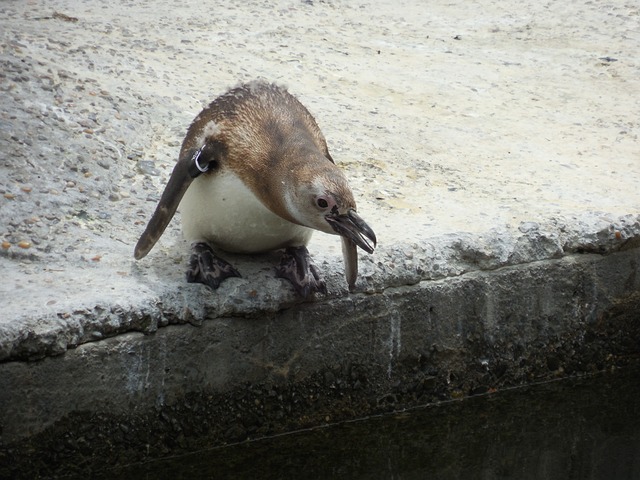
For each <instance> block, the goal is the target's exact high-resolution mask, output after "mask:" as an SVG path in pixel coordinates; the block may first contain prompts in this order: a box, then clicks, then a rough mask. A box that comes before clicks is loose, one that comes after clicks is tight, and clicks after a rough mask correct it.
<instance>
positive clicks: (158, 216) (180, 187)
mask: <svg viewBox="0 0 640 480" xmlns="http://www.w3.org/2000/svg"><path fill="white" fill-rule="evenodd" d="M211 147H213V148H211ZM217 153H218V152H217V149H216V148H215V145H212V144H210V143H205V144H204V145H203V146H202V147H201V148H199V149H197V150H191V151H189V152H187V155H184V156H182V157H181V158H180V160H178V162H177V163H176V166H175V167H174V168H173V172H171V177H169V181H168V182H167V186H166V187H165V189H164V192H162V196H161V197H160V201H159V202H158V206H157V207H156V210H155V212H153V216H152V217H151V220H149V223H148V224H147V228H145V230H144V232H143V233H142V235H141V236H140V239H139V240H138V243H137V244H136V248H135V250H134V257H135V259H136V260H140V259H141V258H144V257H145V256H146V255H147V253H149V252H150V251H151V249H152V248H153V246H154V245H155V244H156V242H157V241H158V240H159V239H160V237H161V236H162V234H163V233H164V231H165V229H166V228H167V225H169V222H170V221H171V219H172V218H173V216H174V215H175V213H176V210H177V209H178V205H180V201H181V200H182V197H184V194H185V192H186V191H187V189H188V188H189V185H191V182H193V180H194V179H195V178H196V177H198V176H199V175H201V174H202V173H205V172H207V171H209V170H212V169H213V168H212V167H216V166H217V163H218V159H217Z"/></svg>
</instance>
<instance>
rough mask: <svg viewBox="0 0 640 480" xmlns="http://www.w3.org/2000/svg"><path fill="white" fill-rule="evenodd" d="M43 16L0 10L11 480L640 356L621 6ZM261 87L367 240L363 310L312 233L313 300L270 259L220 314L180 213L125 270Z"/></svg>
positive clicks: (5, 457)
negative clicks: (224, 125)
mask: <svg viewBox="0 0 640 480" xmlns="http://www.w3.org/2000/svg"><path fill="white" fill-rule="evenodd" d="M72 7H73V8H72ZM46 8H47V9H50V10H49V11H46V10H41V9H34V8H33V6H32V5H31V4H30V3H27V2H3V3H0V12H2V15H0V31H2V32H3V33H4V36H3V38H2V39H0V42H1V44H2V48H0V65H1V66H2V68H1V69H0V93H1V95H0V242H1V243H0V273H1V275H2V280H3V281H2V282H0V299H1V305H2V311H1V314H0V469H2V470H0V477H4V476H10V477H12V478H16V477H18V476H24V477H27V478H32V477H33V476H38V475H42V476H52V475H53V476H55V475H58V474H61V473H63V472H64V473H70V472H79V473H82V474H84V476H85V477H86V473H87V472H90V471H95V470H96V466H100V467H102V466H103V464H104V463H105V462H107V463H109V464H122V463H126V462H131V461H137V460H143V459H146V458H157V457H162V456H165V455H168V454H172V453H179V452H185V451H190V450H192V449H195V448H199V447H201V446H202V445H204V444H208V445H217V444H222V443H228V442H234V441H238V440H241V439H244V438H255V437H257V436H261V435H270V434H273V433H277V432H283V431H289V430H291V429H295V428H300V427H304V426H310V425H318V424H321V423H323V422H333V421H339V420H342V419H347V418H354V417H358V416H360V415H366V414H371V413H375V412H383V411H387V410H390V409H396V408H403V407H405V406H408V405H415V404H418V403H426V402H431V401H437V400H440V399H448V398H460V397H464V396H466V395H471V394H475V393H481V392H489V391H493V390H494V389H497V390H500V389H501V388H504V387H506V386H511V385H522V384H526V383H529V382H532V381H535V380H537V379H544V378H549V377H560V376H564V375H572V374H578V373H582V372H592V371H596V370H601V369H605V368H608V367H610V366H615V365H618V364H621V363H624V362H625V358H626V356H628V355H631V356H633V355H637V354H638V352H639V351H640V347H639V345H638V341H639V339H640V335H639V332H638V321H637V314H636V313H635V312H637V311H638V307H639V306H640V305H639V300H638V295H639V294H638V292H639V291H640V288H639V287H640V286H639V284H638V283H639V282H640V280H639V279H638V278H639V276H638V265H639V263H638V255H639V251H640V214H639V211H640V210H639V208H640V189H638V185H640V168H639V167H640V165H639V163H638V161H637V159H638V152H639V151H640V149H639V146H638V145H639V143H638V138H639V137H638V122H637V112H638V98H637V96H636V95H635V92H637V91H639V89H640V75H638V71H639V65H638V61H637V54H636V52H637V51H638V41H637V35H636V34H635V32H636V30H637V18H638V9H637V8H636V7H635V6H630V5H629V2H624V1H622V0H613V1H611V2H608V3H607V4H606V5H605V4H601V3H599V2H591V3H588V4H587V3H585V4H577V3H571V2H569V3H567V2H555V3H553V2H552V3H550V4H544V5H542V4H538V3H536V2H529V3H528V4H527V3H524V4H522V2H519V3H518V4H517V5H516V4H515V3H514V5H512V6H511V8H509V6H508V5H507V6H506V7H505V5H502V4H501V5H487V4H485V3H481V2H479V3H477V4H470V3H469V2H464V1H458V2H456V1H446V2H438V1H432V2H429V5H423V4H422V3H420V2H414V3H411V2H409V3H402V2H401V3H400V4H397V3H396V2H390V1H389V2H388V1H384V0H371V1H368V2H364V3H362V4H361V3H358V4H355V3H351V2H340V1H331V2H328V1H327V2H297V3H295V2H294V3H291V2H289V1H281V2H275V3H274V2H269V3H265V2H259V1H254V0H247V1H246V2H243V3H242V4H238V5H236V6H234V7H233V8H232V7H229V8H217V9H216V10H215V12H214V14H212V11H211V6H210V5H209V4H208V3H207V2H196V1H191V0H185V1H183V2H181V4H180V5H174V4H171V5H167V4H166V2H163V1H162V0H158V2H156V3H155V4H154V8H153V9H150V8H149V7H148V5H146V4H144V3H140V4H138V3H135V2H133V3H132V2H129V3H126V4H124V3H123V4H121V3H119V2H112V3H109V4H105V3H104V2H96V1H95V0H86V1H85V2H83V3H82V5H75V4H74V5H72V6H71V4H70V3H69V2H67V1H64V0H50V1H49V2H47V5H46ZM168 12H169V13H168ZM274 12H276V14H274ZM265 19H267V20H265ZM603 19H604V20H603ZM292 26H293V27H292ZM567 32H569V33H572V34H571V35H567ZM256 77H263V78H266V79H268V80H273V81H276V82H282V83H286V84H288V87H289V89H290V91H291V92H292V93H294V94H295V95H296V96H298V97H299V98H300V100H301V101H302V102H303V103H304V104H305V105H306V106H307V107H308V108H309V109H310V111H311V112H312V113H313V114H314V116H315V117H316V119H317V121H318V123H319V125H320V126H321V128H322V130H323V132H324V134H325V136H326V137H327V141H328V144H329V150H330V151H331V152H332V155H333V157H334V158H335V159H336V162H337V163H338V164H339V165H340V166H341V168H343V169H344V170H345V172H346V174H347V177H348V178H349V179H350V182H351V185H352V188H353V190H354V195H355V197H356V198H357V201H358V209H359V211H360V213H362V215H363V217H364V218H366V219H367V222H368V223H370V224H371V225H372V227H373V228H374V229H375V231H376V234H377V236H378V239H379V247H380V248H379V249H378V250H377V251H376V253H375V255H373V256H363V257H361V269H360V279H359V282H358V286H357V292H356V294H354V295H349V294H348V293H347V289H346V285H345V281H344V278H343V268H342V264H341V260H340V252H339V243H338V241H337V239H336V238H332V237H328V236H322V235H317V236H316V237H315V238H314V240H313V243H312V245H311V246H310V251H311V253H312V255H313V257H314V259H315V262H316V264H318V265H319V267H320V270H321V271H322V272H323V274H324V276H325V278H326V280H327V284H328V287H329V293H328V295H326V296H321V297H320V296H319V297H318V298H317V299H315V300H314V301H310V302H307V303H301V302H300V300H299V299H298V298H296V297H295V295H294V294H293V292H292V291H291V289H290V288H289V286H288V285H287V284H286V283H285V282H284V281H282V280H279V279H276V278H274V275H273V266H274V265H275V264H276V263H277V261H278V260H277V254H274V255H265V256H261V257H253V258H241V257H233V258H231V260H232V262H233V263H234V265H235V266H236V267H237V268H238V269H239V270H240V271H241V273H242V275H243V278H234V279H230V280H228V281H227V282H225V283H224V284H223V286H222V287H221V288H220V289H219V290H218V291H216V292H215V293H212V292H211V291H210V290H208V289H207V288H206V287H203V286H197V285H188V284H186V283H185V282H184V273H183V270H184V264H185V253H186V247H185V245H184V242H183V241H182V240H181V239H180V232H179V227H178V225H179V222H178V220H179V218H176V219H175V220H174V221H173V222H172V224H171V225H170V226H169V228H168V230H167V231H166V233H165V235H164V236H163V238H162V239H161V241H160V243H159V244H158V245H157V246H156V248H154V250H153V252H152V253H151V255H150V256H149V257H147V258H145V259H144V260H143V261H142V262H134V261H133V259H132V249H133V245H134V244H135V242H136V240H137V238H138V236H139V234H140V233H141V231H142V229H143V228H144V223H146V221H147V220H148V219H149V216H150V215H151V212H152V210H153V208H154V206H155V203H156V202H157V199H158V196H159V193H160V192H161V191H162V188H163V187H164V184H165V183H166V180H167V177H168V175H169V173H170V171H171V169H172V167H173V165H174V161H175V157H176V154H177V151H178V148H179V145H180V142H181V140H182V138H183V135H184V132H185V129H186V127H187V125H188V124H189V122H190V121H191V120H192V119H193V117H194V116H195V115H196V114H197V113H198V112H199V111H200V109H201V108H202V107H203V106H204V105H206V104H208V103H209V102H210V101H211V99H212V98H213V97H214V96H216V95H218V94H219V93H221V92H222V91H224V90H225V89H226V88H228V87H230V86H232V85H234V84H237V83H238V82H239V81H249V80H252V79H254V78H256Z"/></svg>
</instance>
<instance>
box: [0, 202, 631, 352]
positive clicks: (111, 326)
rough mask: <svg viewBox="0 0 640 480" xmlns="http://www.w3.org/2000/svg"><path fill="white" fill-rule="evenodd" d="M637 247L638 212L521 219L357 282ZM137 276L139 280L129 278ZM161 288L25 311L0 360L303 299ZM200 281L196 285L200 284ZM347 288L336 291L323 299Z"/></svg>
mask: <svg viewBox="0 0 640 480" xmlns="http://www.w3.org/2000/svg"><path fill="white" fill-rule="evenodd" d="M639 246H640V215H633V214H628V215H624V216H619V217H616V216H614V215H611V214H607V213H586V214H581V215H576V216H572V217H557V218H552V219H550V220H549V221H547V222H545V223H538V222H523V223H521V224H520V225H519V226H518V228H517V229H515V228H510V227H501V228H493V229H491V230H489V231H488V232H486V233H483V234H472V233H455V234H450V235H444V236H441V237H434V238H430V239H426V240H425V241H423V242H420V243H412V244H407V243H400V242H399V243H396V244H395V245H384V246H382V248H380V249H379V250H378V251H377V252H376V253H375V255H373V256H364V255H363V256H361V257H360V279H359V284H358V289H359V291H360V292H362V293H366V294H376V293H381V292H384V291H385V290H386V289H387V288H389V287H400V286H406V285H415V284H417V283H419V282H421V281H428V280H439V279H443V278H450V277H456V276H459V275H463V274H465V273H469V272H474V271H491V270H496V269H498V268H502V267H506V266H514V265H521V264H526V263H530V262H536V261H541V260H550V259H557V258H561V257H563V256H566V255H573V254H582V253H597V254H602V255H607V254H610V253H613V252H617V251H622V250H626V249H629V248H636V247H639ZM132 281H133V282H135V279H133V280H132ZM169 287H172V286H171V285H166V286H164V288H163V290H164V291H163V292H162V293H161V294H149V293H148V292H141V296H140V299H139V301H137V302H135V303H131V302H129V303H127V302H124V303H123V302H119V301H118V300H117V299H116V298H111V299H110V298H105V300H104V302H102V303H98V304H88V305H87V304H82V303H79V304H77V305H74V304H72V305H69V306H68V308H66V310H64V311H58V312H57V313H44V314H41V315H32V314H26V315H24V316H22V317H20V318H16V319H14V321H13V322H11V323H10V324H9V325H8V326H5V327H3V328H2V329H0V362H7V361H20V360H35V359H40V358H43V357H46V356H52V355H60V354H63V353H64V352H65V351H67V350H68V349H69V348H75V347H77V346H78V345H81V344H83V343H87V342H93V341H99V340H102V339H104V338H108V337H112V336H115V335H119V334H123V333H126V332H131V331H138V332H143V333H153V332H155V331H156V330H157V329H158V328H162V327H165V326H167V325H170V324H184V323H194V324H200V323H202V321H204V319H212V318H219V317H228V316H236V317H237V316H240V317H255V316H259V315H264V314H268V313H273V312H277V311H279V310H282V309H284V308H288V307H290V306H292V305H294V304H296V303H299V302H300V300H299V299H296V297H295V296H293V295H292V294H291V292H288V291H282V292H278V295H272V294H270V293H267V294H263V293H262V292H261V291H260V290H258V289H256V290H254V292H255V298H254V299H253V300H252V301H250V302H239V301H236V299H234V298H233V296H228V295H227V296H225V297H224V298H223V297H221V296H217V295H210V296H208V297H207V300H206V301H204V302H203V301H202V298H201V297H197V294H196V293H195V290H194V288H193V286H191V290H190V286H187V285H184V286H182V287H180V288H178V289H177V290H176V289H170V288H169ZM195 288H198V287H195ZM344 295H347V292H346V290H344V289H343V290H339V291H332V292H330V293H329V294H328V295H327V296H326V297H324V298H321V299H319V300H318V302H331V301H333V300H335V299H336V298H340V297H342V296H344Z"/></svg>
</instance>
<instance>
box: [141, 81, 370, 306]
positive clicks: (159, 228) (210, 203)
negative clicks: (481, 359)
mask: <svg viewBox="0 0 640 480" xmlns="http://www.w3.org/2000/svg"><path fill="white" fill-rule="evenodd" d="M178 206H180V211H181V214H182V231H183V234H184V237H185V238H186V239H187V240H188V241H190V242H191V257H190V259H189V264H188V269H187V281H188V282H190V283H193V282H197V283H203V284H205V285H208V286H209V287H211V288H212V289H216V288H218V286H219V285H220V283H221V282H222V281H223V280H225V279H226V278H229V277H240V276H241V275H240V273H239V272H238V271H237V270H236V269H235V268H234V267H233V266H232V265H230V264H229V263H228V262H227V261H225V260H224V259H222V258H220V257H219V256H218V255H217V253H216V252H218V251H220V250H222V251H227V252H233V253H244V254H255V253H262V252H268V251H273V250H279V249H283V250H284V252H283V255H282V260H281V262H280V265H279V266H277V267H276V276H277V277H281V278H284V279H286V280H288V281H289V282H291V284H292V285H293V287H294V289H295V290H296V292H297V293H298V294H299V295H301V296H302V297H304V298H306V297H308V296H309V295H311V294H314V293H326V292H327V288H326V284H325V281H324V280H323V279H322V277H321V275H320V272H319V271H318V269H317V268H316V266H315V265H314V264H313V262H312V260H311V257H310V254H309V251H308V249H307V244H308V243H309V240H310V239H311V235H312V233H313V232H314V231H315V230H319V231H321V232H324V233H328V234H333V235H339V236H340V237H341V240H342V253H343V259H344V264H345V276H346V280H347V284H348V286H349V290H350V291H353V290H354V287H355V282H356V278H357V274H358V257H357V247H360V248H361V249H362V250H364V251H365V252H367V253H369V254H372V253H373V251H374V249H375V247H376V244H377V239H376V236H375V233H374V232H373V230H372V229H371V227H369V225H368V224H367V223H366V222H365V221H364V220H363V219H362V218H361V217H360V215H358V213H357V208H356V202H355V200H354V197H353V193H352V192H351V188H350V187H349V183H348V181H347V179H346V177H345V175H344V173H343V172H342V170H341V169H340V168H338V166H336V164H335V162H334V161H333V158H332V157H331V155H330V154H329V151H328V149H327V142H326V140H325V138H324V136H323V135H322V133H321V132H320V128H319V127H318V125H317V123H316V121H315V119H314V118H313V116H312V115H311V114H310V113H309V111H308V110H307V109H306V108H305V107H304V106H303V105H302V103H300V102H299V101H298V100H297V99H296V98H295V97H294V96H293V95H291V94H290V93H289V92H288V91H287V89H286V88H285V87H282V86H279V85H276V84H273V83H268V82H266V81H262V80H256V81H253V82H250V83H246V84H242V85H240V86H237V87H235V88H232V89H231V90H229V91H227V92H226V93H225V94H223V95H221V96H219V97H218V98H216V99H215V100H214V101H213V102H211V103H210V104H209V106H207V107H206V108H205V109H204V110H202V111H201V112H200V114H198V116H197V117H196V118H195V119H194V120H193V122H192V123H191V125H190V126H189V128H188V130H187V134H186V136H185V139H184V141H183V143H182V147H181V149H180V154H179V157H178V161H177V163H176V165H175V167H174V169H173V171H172V173H171V176H170V178H169V181H168V182H167V185H166V187H165V190H164V192H163V194H162V196H161V198H160V201H159V203H158V205H157V207H156V210H155V212H154V214H153V216H152V217H151V219H150V221H149V223H148V225H147V227H146V229H145V230H144V232H143V233H142V235H141V237H140V239H139V240H138V243H137V244H136V246H135V251H134V257H135V258H136V259H137V260H140V259H142V258H143V257H145V256H146V255H147V254H148V253H149V251H150V250H151V249H152V248H153V246H154V245H155V244H156V242H157V241H158V240H159V238H160V236H161V235H162V233H163V232H164V230H165V228H166V227H167V225H168V224H169V222H170V221H171V219H172V218H173V215H174V214H175V212H176V210H177V208H178Z"/></svg>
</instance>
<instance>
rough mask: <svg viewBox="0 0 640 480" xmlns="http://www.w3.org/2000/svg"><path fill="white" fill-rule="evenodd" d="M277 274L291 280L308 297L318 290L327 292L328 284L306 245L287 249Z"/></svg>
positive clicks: (301, 293)
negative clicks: (312, 259)
mask: <svg viewBox="0 0 640 480" xmlns="http://www.w3.org/2000/svg"><path fill="white" fill-rule="evenodd" d="M276 276H277V277H280V278H284V279H286V280H289V281H290V282H291V283H292V284H293V288H294V289H295V290H296V292H298V294H299V295H300V296H301V297H304V298H307V297H308V296H309V295H310V294H312V293H316V292H319V293H327V286H326V284H325V283H324V280H323V279H322V278H321V277H320V274H319V272H318V269H317V268H316V266H315V265H314V264H313V262H311V256H310V255H309V250H307V247H305V246H301V247H287V248H286V249H285V251H284V254H283V255H282V260H281V261H280V265H279V266H278V267H276Z"/></svg>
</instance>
